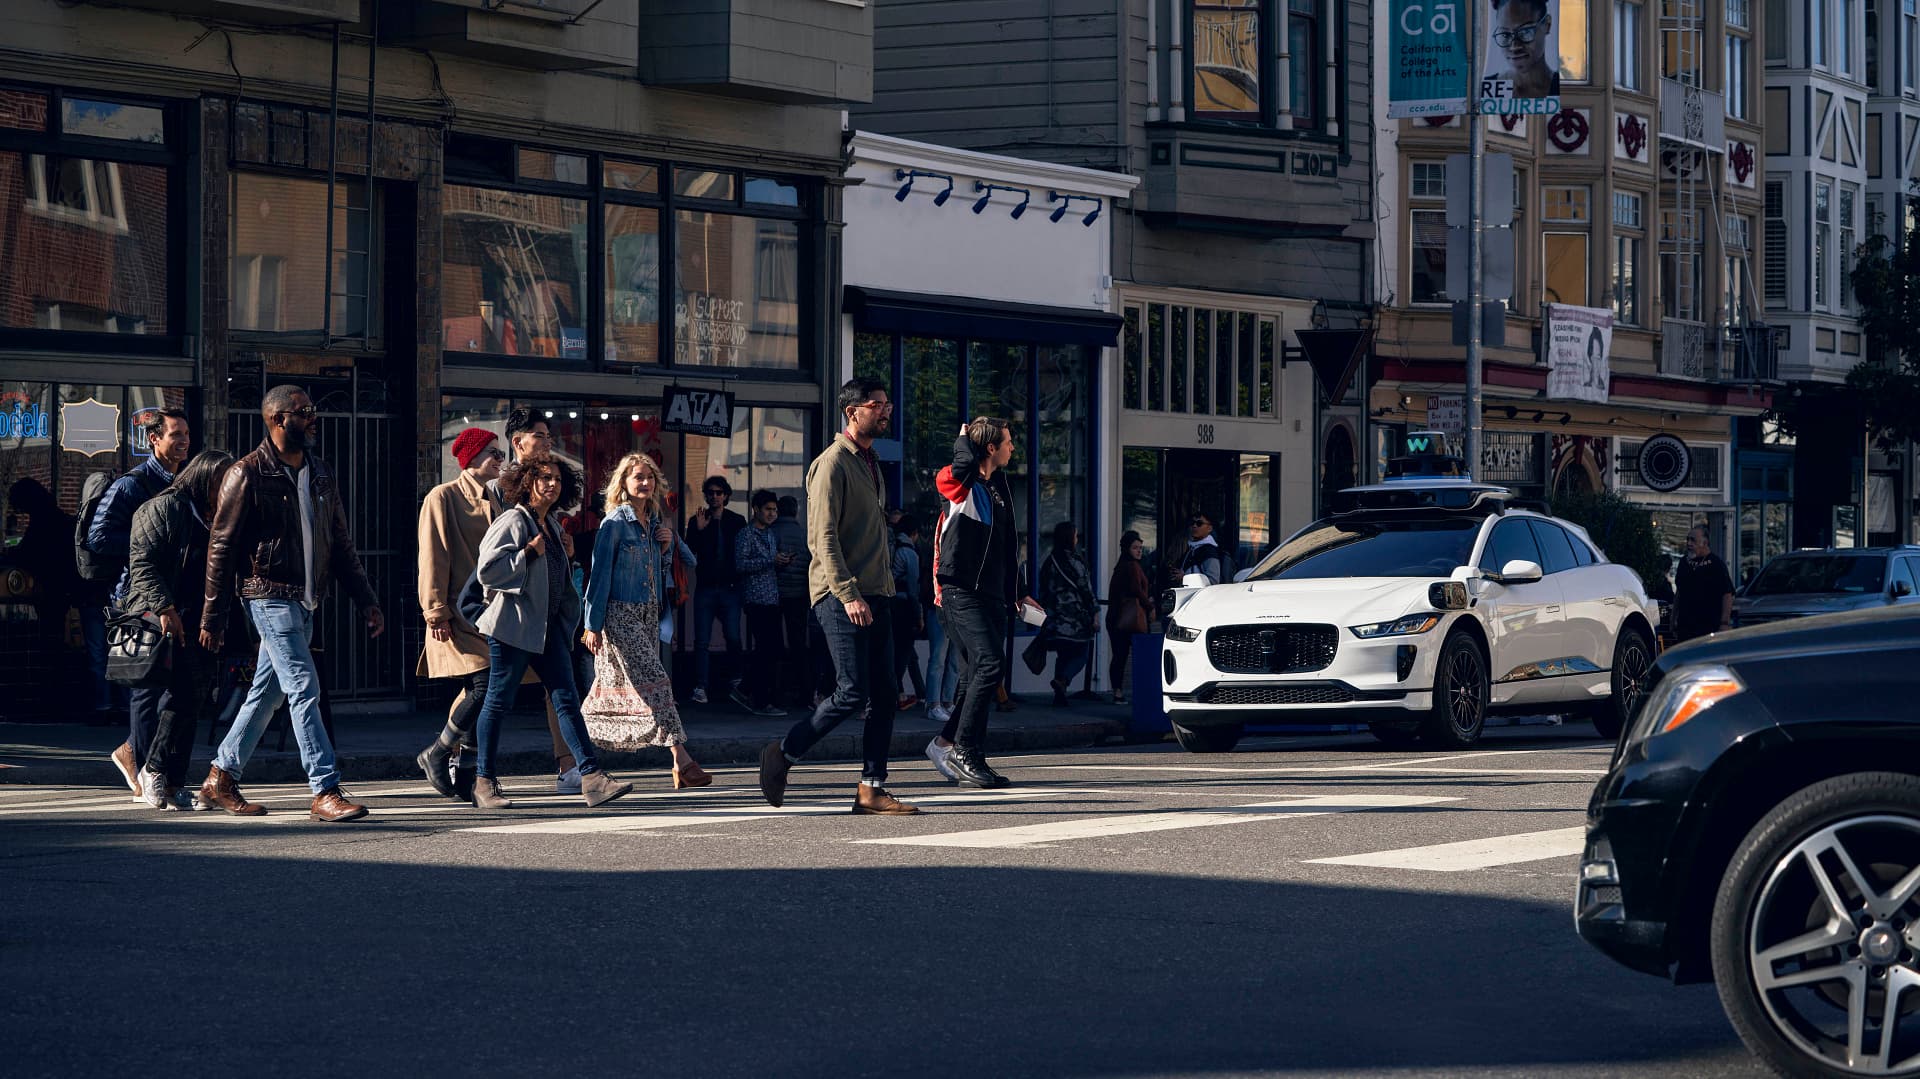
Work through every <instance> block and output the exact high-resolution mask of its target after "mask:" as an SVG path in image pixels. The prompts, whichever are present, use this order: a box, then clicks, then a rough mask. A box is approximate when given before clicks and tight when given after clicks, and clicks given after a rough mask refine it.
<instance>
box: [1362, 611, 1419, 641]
mask: <svg viewBox="0 0 1920 1079" xmlns="http://www.w3.org/2000/svg"><path fill="white" fill-rule="evenodd" d="M1439 624H1440V616H1439V615H1437V614H1433V613H1431V612H1428V613H1424V614H1410V615H1408V616H1406V617H1405V618H1397V619H1394V620H1393V621H1391V622H1374V623H1371V624H1369V625H1364V626H1348V627H1347V629H1348V631H1349V632H1351V633H1352V634H1353V635H1354V636H1355V637H1361V638H1370V637H1405V636H1409V635H1411V634H1415V633H1425V632H1426V631H1428V630H1430V629H1432V628H1433V627H1435V626H1437V625H1439Z"/></svg>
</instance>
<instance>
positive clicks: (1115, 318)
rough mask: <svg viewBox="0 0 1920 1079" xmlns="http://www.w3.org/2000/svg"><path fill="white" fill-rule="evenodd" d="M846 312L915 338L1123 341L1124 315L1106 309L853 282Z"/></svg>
mask: <svg viewBox="0 0 1920 1079" xmlns="http://www.w3.org/2000/svg"><path fill="white" fill-rule="evenodd" d="M846 297H847V298H846V305H845V306H846V312H847V314H849V315H852V316H853V326H854V329H856V330H867V331H871V332H875V333H903V334H912V335H914V336H915V337H954V338H964V339H968V340H975V341H1017V342H1021V343H1027V344H1036V345H1095V346H1098V347H1101V348H1108V347H1111V346H1113V345H1114V344H1116V343H1117V342H1118V341H1119V339H1120V325H1121V321H1122V320H1121V318H1120V316H1119V315H1116V314H1112V313H1111V312H1107V311H1093V310H1088V309H1085V308H1075V307H1049V306H1046V305H1043V304H1029V303H1004V302H1001V301H997V300H972V299H962V298H959V297H954V296H928V295H925V294H923V293H917V292H890V291H887V290H885V289H877V288H863V287H861V286H859V285H848V286H847V288H846Z"/></svg>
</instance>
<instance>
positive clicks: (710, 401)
mask: <svg viewBox="0 0 1920 1079" xmlns="http://www.w3.org/2000/svg"><path fill="white" fill-rule="evenodd" d="M661 415H662V417H663V418H662V420H661V423H660V429H661V430H662V431H665V432H667V433H668V434H681V435H706V436H708V437H710V438H727V437H730V436H731V435H732V434H733V394H731V393H728V392H726V391H725V390H695V389H688V388H687V387H685V386H669V387H667V396H666V399H665V400H664V401H663V402H662V408H661Z"/></svg>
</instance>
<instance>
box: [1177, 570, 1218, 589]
mask: <svg viewBox="0 0 1920 1079" xmlns="http://www.w3.org/2000/svg"><path fill="white" fill-rule="evenodd" d="M1212 584H1213V578H1211V577H1208V576H1207V575H1206V574H1204V573H1189V574H1187V575H1186V576H1184V577H1181V578H1180V587H1182V588H1207V587H1210V586H1212Z"/></svg>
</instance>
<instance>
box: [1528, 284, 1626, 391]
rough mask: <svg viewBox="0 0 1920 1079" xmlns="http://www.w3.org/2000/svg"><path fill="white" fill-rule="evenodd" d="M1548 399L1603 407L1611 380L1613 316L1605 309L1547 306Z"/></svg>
mask: <svg viewBox="0 0 1920 1079" xmlns="http://www.w3.org/2000/svg"><path fill="white" fill-rule="evenodd" d="M1545 347H1546V350H1547V396H1548V397H1551V398H1556V399H1558V400H1562V401H1594V402H1597V403H1599V404H1606V402H1607V389H1608V386H1609V385H1610V384H1611V383H1612V380H1613V371H1612V365H1611V363H1610V362H1609V360H1608V357H1609V356H1610V355H1611V354H1612V351H1613V312H1612V311H1609V310H1608V309H1606V308H1604V307H1574V306H1572V305H1571V304H1563V303H1550V304H1548V305H1547V337H1546V342H1545Z"/></svg>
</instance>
